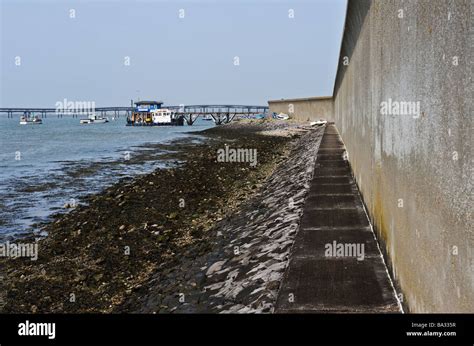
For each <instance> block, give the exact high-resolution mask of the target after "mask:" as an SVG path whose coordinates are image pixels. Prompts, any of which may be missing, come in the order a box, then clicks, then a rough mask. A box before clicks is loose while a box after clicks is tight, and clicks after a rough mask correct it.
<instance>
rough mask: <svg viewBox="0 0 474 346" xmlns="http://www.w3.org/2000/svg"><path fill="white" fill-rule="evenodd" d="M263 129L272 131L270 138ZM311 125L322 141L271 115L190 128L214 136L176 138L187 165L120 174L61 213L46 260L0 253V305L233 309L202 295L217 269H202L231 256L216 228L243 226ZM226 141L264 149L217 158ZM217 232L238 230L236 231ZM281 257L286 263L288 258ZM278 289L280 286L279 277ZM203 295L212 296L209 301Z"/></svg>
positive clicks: (42, 244)
mask: <svg viewBox="0 0 474 346" xmlns="http://www.w3.org/2000/svg"><path fill="white" fill-rule="evenodd" d="M275 130H276V132H275ZM262 131H263V132H268V134H266V135H262V134H261V132H262ZM271 131H273V132H271ZM306 131H310V132H312V135H311V136H306V138H310V137H311V138H312V139H308V141H309V142H312V143H313V145H314V142H315V141H317V138H315V137H317V136H314V133H313V132H314V131H318V130H317V129H314V128H313V129H311V128H308V129H306V130H304V129H302V130H301V126H300V125H297V124H293V123H279V122H272V121H271V122H245V121H244V122H236V123H232V124H230V125H225V126H220V127H215V128H211V129H207V130H204V131H200V132H191V133H190V134H194V135H200V136H205V138H206V139H205V140H204V141H203V142H202V143H190V142H188V143H183V142H181V143H179V144H177V143H176V142H175V141H173V142H174V143H173V148H174V149H177V150H174V151H172V152H168V153H165V154H164V155H163V156H164V157H165V159H166V158H168V159H169V160H170V161H173V162H180V163H179V164H176V166H173V167H171V168H165V169H161V168H159V169H157V170H155V171H153V172H151V173H149V174H144V175H140V176H137V177H134V178H132V179H129V180H127V179H121V180H120V181H119V182H118V183H116V184H113V185H112V186H110V187H108V188H106V189H105V190H104V191H103V192H101V193H99V194H95V195H91V196H89V197H87V198H86V199H87V202H88V204H87V205H80V206H78V207H77V208H76V209H73V210H71V211H70V212H69V213H67V214H61V215H56V216H55V217H54V219H53V221H51V222H50V223H48V224H46V225H45V227H44V230H45V231H46V232H48V234H49V235H48V236H47V237H46V238H44V239H42V240H40V241H39V242H38V248H39V250H38V251H39V257H38V260H37V261H34V262H31V261H30V259H29V258H17V259H13V258H0V263H1V265H2V268H3V269H2V271H3V275H4V276H5V278H4V280H3V290H4V291H6V292H7V293H6V295H5V297H4V300H5V306H4V307H3V309H2V310H0V311H1V312H3V313H13V312H17V313H22V312H23V313H54V312H57V313H74V312H80V313H82V312H102V313H110V312H148V313H154V312H160V313H161V312H203V311H212V312H221V311H225V310H226V308H225V307H224V305H225V304H221V305H222V306H221V308H216V306H217V305H216V306H214V307H211V306H210V304H211V301H212V303H214V302H215V301H218V300H219V299H220V298H219V297H211V295H210V294H204V295H202V294H201V293H202V292H201V291H202V289H203V287H201V286H202V285H203V284H205V283H206V282H207V276H206V272H207V271H208V270H209V268H206V270H204V269H201V268H200V267H199V268H198V267H196V265H197V263H199V261H203V260H204V259H207V260H211V259H213V258H217V257H218V255H216V250H217V254H219V252H221V253H220V255H222V256H223V255H225V254H227V253H228V249H224V248H223V247H222V245H223V243H222V241H220V242H221V247H220V248H219V246H218V247H216V242H217V240H218V239H219V238H220V237H221V236H220V235H217V231H216V229H218V228H222V227H223V225H227V226H226V227H227V228H229V225H237V224H239V222H238V221H236V219H234V220H233V221H232V218H235V217H236V215H239V213H240V215H241V217H242V215H244V214H245V213H244V214H242V210H245V208H249V203H250V205H251V204H252V203H256V201H258V198H260V199H262V198H263V196H262V191H265V189H267V190H266V191H267V192H268V191H269V190H268V188H269V184H268V182H267V179H269V178H270V177H271V176H272V175H273V174H274V173H275V172H278V169H279V167H281V166H284V165H285V163H288V162H291V160H292V159H293V158H298V157H297V156H295V157H292V156H291V155H290V151H291V150H294V149H295V148H297V147H298V144H301V143H300V142H304V141H303V140H302V138H305V135H304V134H303V133H304V132H306ZM278 132H281V133H278ZM178 141H179V140H178ZM184 142H186V141H184ZM191 142H192V141H191ZM225 144H228V145H229V146H232V147H235V148H252V149H256V150H257V152H258V164H257V166H256V167H255V168H254V167H251V166H250V165H249V164H248V163H245V162H240V163H238V162H235V163H230V162H216V161H217V160H216V151H217V149H219V148H223V147H224V145H225ZM159 146H160V147H161V148H165V147H166V146H168V148H169V147H170V145H169V144H159ZM301 150H303V149H301V148H300V152H299V153H300V154H301ZM292 153H293V154H295V153H298V152H297V151H296V152H295V151H293V152H292ZM289 156H291V157H289ZM313 156H314V153H313ZM161 159H162V157H160V160H161ZM287 169H288V167H287ZM294 169H295V171H294V172H297V171H298V170H299V168H298V167H296V168H294ZM282 172H283V171H282ZM282 172H280V175H281V174H283V173H282ZM303 180H304V179H303ZM276 183H277V181H274V182H273V184H274V185H275V184H276ZM270 187H271V186H270ZM262 189H263V190H262ZM286 193H288V191H286ZM259 195H260V197H258V198H257V197H256V196H259ZM255 198H256V199H255ZM242 208H243V209H242ZM247 212H248V210H247ZM276 217H277V216H276ZM244 219H246V217H245V216H244ZM229 220H230V221H229ZM240 223H242V222H240ZM257 226H258V225H257ZM224 229H225V227H224V228H223V230H224ZM218 232H220V233H221V234H222V233H223V232H224V233H227V234H231V233H232V232H231V231H229V230H228V229H227V232H226V231H222V230H221V231H218ZM223 239H225V237H224V238H223ZM30 240H32V239H31V237H30ZM242 245H244V244H242ZM221 250H222V251H221ZM287 250H288V249H286V250H285V251H287ZM280 255H281V253H280ZM280 257H281V260H282V261H284V256H283V255H282V256H280ZM230 262H232V261H229V262H228V263H230ZM217 266H218V265H217ZM224 267H225V266H224ZM215 268H216V267H214V269H215ZM280 269H281V268H280ZM222 270H223V269H222V268H221V269H220V271H222ZM280 271H281V270H280ZM217 272H219V270H217V271H216V273H217ZM177 273H178V274H177ZM221 274H223V273H221ZM203 275H204V276H203ZM225 275H227V274H225ZM203 278H204V280H203ZM165 280H168V281H169V282H168V284H166V283H165ZM213 280H215V278H214V279H213ZM219 280H220V279H219ZM221 281H222V280H221ZM224 281H225V280H224ZM273 281H276V280H273ZM173 285H175V286H173ZM271 285H273V286H272V287H271V288H270V289H271V290H273V291H274V290H275V287H274V286H276V283H272V284H271ZM271 285H270V286H271ZM160 289H161V290H162V291H163V292H162V293H159V291H160ZM206 290H207V292H208V293H209V292H211V291H212V289H205V291H206ZM185 291H186V292H185ZM150 292H151V293H150ZM199 292H201V293H199ZM248 293H250V292H248ZM199 296H201V298H202V297H204V296H207V297H208V298H209V299H208V302H207V303H206V302H203V301H202V299H201V300H200V297H199ZM193 297H194V298H193ZM183 299H184V300H183ZM193 299H194V300H193ZM225 299H226V298H225V297H224V300H225ZM164 301H165V303H163V302H164ZM218 305H219V304H218ZM228 305H229V304H228ZM231 305H232V304H231ZM234 305H235V304H234ZM229 309H231V310H230V311H234V310H232V307H230V308H229ZM234 309H235V308H234ZM257 310H258V309H257ZM270 310H271V309H270ZM235 311H237V310H235ZM261 311H262V312H266V311H267V310H265V309H261Z"/></svg>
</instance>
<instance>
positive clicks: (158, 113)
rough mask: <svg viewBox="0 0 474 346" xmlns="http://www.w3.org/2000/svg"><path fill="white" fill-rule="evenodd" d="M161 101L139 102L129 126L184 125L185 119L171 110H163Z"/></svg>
mask: <svg viewBox="0 0 474 346" xmlns="http://www.w3.org/2000/svg"><path fill="white" fill-rule="evenodd" d="M162 104H163V102H161V101H137V102H135V107H133V106H132V108H133V111H132V114H131V116H129V117H127V126H175V125H179V126H182V125H184V117H183V116H179V115H178V114H177V113H176V112H174V111H172V110H171V109H169V108H162V107H161V105H162Z"/></svg>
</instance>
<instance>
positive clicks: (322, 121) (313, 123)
mask: <svg viewBox="0 0 474 346" xmlns="http://www.w3.org/2000/svg"><path fill="white" fill-rule="evenodd" d="M309 124H310V125H311V126H315V125H326V124H327V121H326V120H323V119H321V120H318V121H312V122H310V123H309Z"/></svg>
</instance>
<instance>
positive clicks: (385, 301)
mask: <svg viewBox="0 0 474 346" xmlns="http://www.w3.org/2000/svg"><path fill="white" fill-rule="evenodd" d="M344 151H345V147H344V144H343V142H342V140H341V138H340V136H339V133H338V131H337V129H336V127H335V126H334V125H333V124H330V125H328V126H327V127H326V130H325V134H324V137H323V139H322V141H321V145H320V148H319V151H318V153H317V161H316V166H315V172H314V176H313V179H312V181H311V186H310V190H309V193H308V196H307V198H306V200H305V205H304V209H303V215H302V218H301V221H300V228H299V231H298V234H297V235H296V239H295V243H294V245H293V248H292V252H291V256H290V262H289V264H288V268H287V271H286V273H285V276H284V278H283V281H282V283H281V286H280V291H279V294H278V298H277V304H276V312H280V313H293V312H319V313H320V312H400V307H399V302H398V300H397V297H396V292H395V290H394V288H393V285H392V282H391V280H390V277H389V275H388V271H387V268H386V266H385V263H384V261H383V258H382V256H381V253H380V250H379V248H378V245H377V242H376V240H375V237H374V233H373V231H372V228H371V225H370V221H369V219H368V217H367V214H366V212H365V209H364V205H363V203H362V199H361V197H360V193H359V190H358V188H357V185H356V184H355V182H354V179H353V177H352V172H351V168H350V164H349V162H348V161H345V160H344V159H343V156H342V155H343V153H344Z"/></svg>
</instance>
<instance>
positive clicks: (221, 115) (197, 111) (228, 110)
mask: <svg viewBox="0 0 474 346" xmlns="http://www.w3.org/2000/svg"><path fill="white" fill-rule="evenodd" d="M163 108H168V109H171V110H172V111H173V113H174V114H175V116H177V117H180V116H182V117H184V119H185V120H186V123H187V124H188V125H192V124H194V122H195V121H196V120H197V118H199V116H204V115H209V116H211V117H212V118H213V120H214V122H215V123H216V124H217V125H220V124H224V123H228V122H231V121H232V120H233V119H234V118H235V117H236V116H237V117H244V118H245V117H250V116H252V115H256V114H262V113H267V112H268V106H248V105H188V106H183V105H180V106H163ZM133 110H134V107H130V106H128V107H96V108H95V109H94V111H95V113H96V114H100V115H101V116H103V117H106V116H114V117H116V118H119V117H120V116H121V115H122V116H127V117H128V116H130V115H131V114H132V112H133ZM25 113H26V114H35V115H39V116H41V117H42V118H47V116H48V115H56V116H57V117H58V118H62V117H63V116H72V117H73V118H76V117H78V116H80V115H85V114H84V113H81V112H77V111H76V112H74V111H71V110H67V109H66V110H63V111H58V109H56V108H22V107H19V108H12V107H7V108H0V115H7V117H8V118H13V117H14V116H15V115H18V116H20V115H23V114H25Z"/></svg>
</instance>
